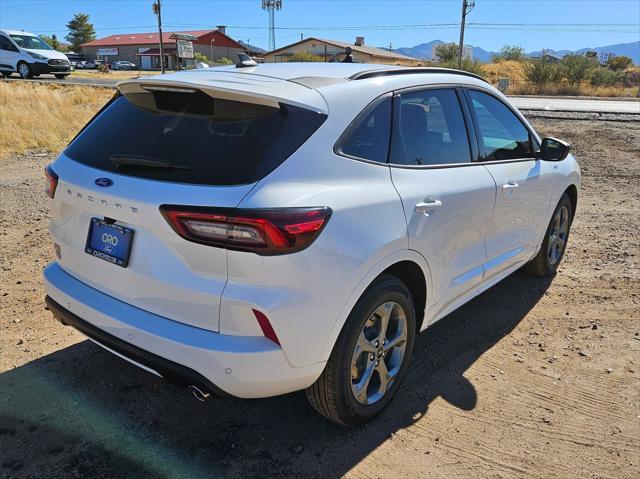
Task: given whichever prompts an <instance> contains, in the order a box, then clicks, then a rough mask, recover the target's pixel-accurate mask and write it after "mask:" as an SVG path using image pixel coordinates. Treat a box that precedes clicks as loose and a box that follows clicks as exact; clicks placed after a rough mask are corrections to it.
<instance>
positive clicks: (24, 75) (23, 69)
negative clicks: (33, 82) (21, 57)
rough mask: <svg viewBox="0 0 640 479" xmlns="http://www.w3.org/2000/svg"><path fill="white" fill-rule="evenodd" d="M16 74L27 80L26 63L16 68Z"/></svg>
mask: <svg viewBox="0 0 640 479" xmlns="http://www.w3.org/2000/svg"><path fill="white" fill-rule="evenodd" d="M18 73H19V74H20V76H21V77H22V78H29V74H30V71H29V65H27V64H26V63H21V64H20V66H18Z"/></svg>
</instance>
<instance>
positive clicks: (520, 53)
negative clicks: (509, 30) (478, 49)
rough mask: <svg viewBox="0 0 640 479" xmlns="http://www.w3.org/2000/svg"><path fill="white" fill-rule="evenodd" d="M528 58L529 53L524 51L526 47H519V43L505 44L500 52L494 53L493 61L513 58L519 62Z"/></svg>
mask: <svg viewBox="0 0 640 479" xmlns="http://www.w3.org/2000/svg"><path fill="white" fill-rule="evenodd" d="M526 59H527V54H526V53H525V51H524V48H522V47H519V46H517V45H505V46H504V47H502V48H501V49H500V53H498V54H497V55H494V56H493V57H492V58H491V61H493V62H499V61H503V60H513V61H517V62H521V61H524V60H526Z"/></svg>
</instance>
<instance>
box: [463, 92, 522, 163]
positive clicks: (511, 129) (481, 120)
mask: <svg viewBox="0 0 640 479" xmlns="http://www.w3.org/2000/svg"><path fill="white" fill-rule="evenodd" d="M469 95H470V96H471V103H472V105H473V110H474V112H475V115H476V119H477V121H478V128H479V130H480V131H479V134H478V139H479V140H480V149H481V152H482V156H483V157H484V159H485V160H489V161H492V160H515V159H518V158H532V157H533V148H532V146H531V138H530V136H529V130H527V128H526V127H525V126H524V125H523V124H522V122H521V121H520V120H519V119H518V117H517V116H516V115H514V114H513V112H512V111H511V110H510V109H509V108H508V107H507V106H506V105H505V104H504V103H502V102H501V101H499V100H497V99H496V98H494V97H493V96H491V95H488V94H486V93H482V92H479V91H476V90H470V91H469Z"/></svg>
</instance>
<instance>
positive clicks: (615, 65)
mask: <svg viewBox="0 0 640 479" xmlns="http://www.w3.org/2000/svg"><path fill="white" fill-rule="evenodd" d="M631 63H633V60H631V58H629V57H625V56H624V55H620V56H619V57H611V58H609V60H607V67H609V68H610V69H611V70H613V71H614V72H622V71H625V70H626V69H627V68H629V67H630V66H631Z"/></svg>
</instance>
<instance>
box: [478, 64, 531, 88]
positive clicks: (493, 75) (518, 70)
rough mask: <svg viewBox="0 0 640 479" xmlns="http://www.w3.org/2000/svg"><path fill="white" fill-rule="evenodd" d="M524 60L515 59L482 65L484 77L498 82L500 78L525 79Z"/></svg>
mask: <svg viewBox="0 0 640 479" xmlns="http://www.w3.org/2000/svg"><path fill="white" fill-rule="evenodd" d="M524 66H525V64H524V63H523V62H516V61H513V60H509V61H503V62H498V63H487V64H485V65H482V70H483V72H484V77H485V78H486V79H487V80H489V81H490V82H491V83H496V82H497V81H498V80H499V79H500V78H509V79H510V80H516V81H522V80H525V75H524Z"/></svg>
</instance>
